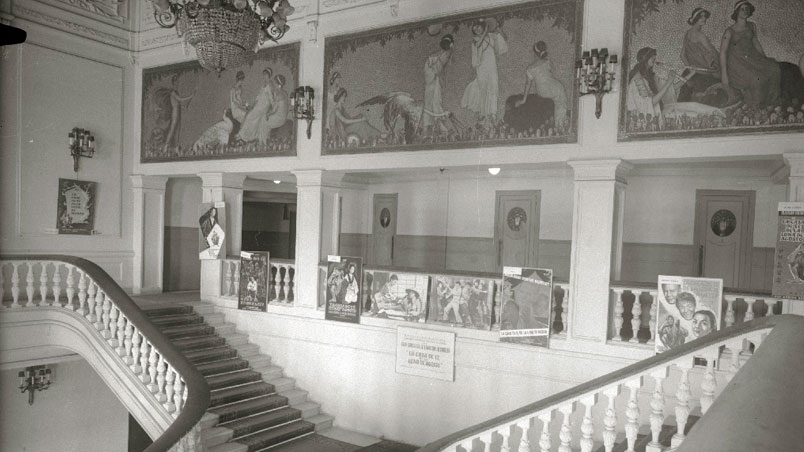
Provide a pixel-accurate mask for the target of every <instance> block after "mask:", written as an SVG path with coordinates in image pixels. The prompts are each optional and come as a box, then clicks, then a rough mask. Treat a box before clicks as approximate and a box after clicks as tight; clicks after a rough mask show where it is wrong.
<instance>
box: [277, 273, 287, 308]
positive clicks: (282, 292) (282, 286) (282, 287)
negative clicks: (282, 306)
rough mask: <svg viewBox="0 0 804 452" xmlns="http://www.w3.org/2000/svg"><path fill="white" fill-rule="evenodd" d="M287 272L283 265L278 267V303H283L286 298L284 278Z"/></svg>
mask: <svg viewBox="0 0 804 452" xmlns="http://www.w3.org/2000/svg"><path fill="white" fill-rule="evenodd" d="M287 273H288V270H287V268H285V266H284V265H282V266H280V267H279V297H278V298H279V302H280V303H284V302H285V301H286V299H285V297H286V296H287V294H286V292H285V276H286V275H287Z"/></svg>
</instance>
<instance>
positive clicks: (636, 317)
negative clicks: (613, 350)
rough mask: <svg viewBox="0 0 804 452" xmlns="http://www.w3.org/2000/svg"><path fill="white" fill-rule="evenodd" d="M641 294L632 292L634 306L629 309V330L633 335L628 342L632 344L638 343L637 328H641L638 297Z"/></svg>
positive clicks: (640, 310) (640, 309)
mask: <svg viewBox="0 0 804 452" xmlns="http://www.w3.org/2000/svg"><path fill="white" fill-rule="evenodd" d="M640 295H641V294H640V293H639V292H634V305H633V306H632V307H631V316H632V317H631V330H632V331H633V332H634V335H633V336H632V337H631V339H630V340H629V341H628V342H630V343H632V344H638V343H639V337H637V335H638V334H639V328H640V327H641V326H642V303H640V301H639V296H640Z"/></svg>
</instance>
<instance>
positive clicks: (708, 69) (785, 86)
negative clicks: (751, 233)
mask: <svg viewBox="0 0 804 452" xmlns="http://www.w3.org/2000/svg"><path fill="white" fill-rule="evenodd" d="M802 23H804V2H802V1H801V0H766V1H763V2H759V1H754V2H751V1H747V0H737V1H734V0H673V1H666V0H627V1H626V10H625V40H624V41H625V42H624V49H623V69H622V71H621V73H622V77H621V82H622V90H621V99H620V124H619V139H620V141H628V140H638V139H654V138H662V139H664V138H674V137H678V138H682V137H690V136H705V135H726V134H734V133H740V134H743V133H757V132H773V131H797V132H801V131H804V40H803V39H800V30H801V24H802ZM796 36H799V38H796Z"/></svg>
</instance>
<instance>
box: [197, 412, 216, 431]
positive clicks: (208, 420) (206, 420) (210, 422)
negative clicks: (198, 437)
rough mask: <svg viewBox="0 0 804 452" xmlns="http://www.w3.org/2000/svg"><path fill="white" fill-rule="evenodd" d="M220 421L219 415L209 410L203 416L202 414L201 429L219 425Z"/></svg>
mask: <svg viewBox="0 0 804 452" xmlns="http://www.w3.org/2000/svg"><path fill="white" fill-rule="evenodd" d="M218 422H219V421H218V415H217V414H215V413H212V412H209V411H207V412H206V413H204V415H203V416H201V420H200V421H199V427H200V428H201V431H204V430H206V429H209V428H212V427H214V426H216V425H218Z"/></svg>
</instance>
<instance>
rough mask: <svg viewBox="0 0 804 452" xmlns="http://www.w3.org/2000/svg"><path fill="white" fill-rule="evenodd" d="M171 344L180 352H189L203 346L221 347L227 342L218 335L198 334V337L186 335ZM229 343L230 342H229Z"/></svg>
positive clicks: (201, 348) (203, 347)
mask: <svg viewBox="0 0 804 452" xmlns="http://www.w3.org/2000/svg"><path fill="white" fill-rule="evenodd" d="M172 342H173V345H175V346H176V348H178V349H179V350H180V351H182V352H189V351H192V350H203V349H205V348H213V347H221V346H223V345H226V344H227V341H226V339H225V338H222V337H220V336H200V337H187V338H184V339H176V340H174V341H172ZM229 345H231V344H229Z"/></svg>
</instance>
